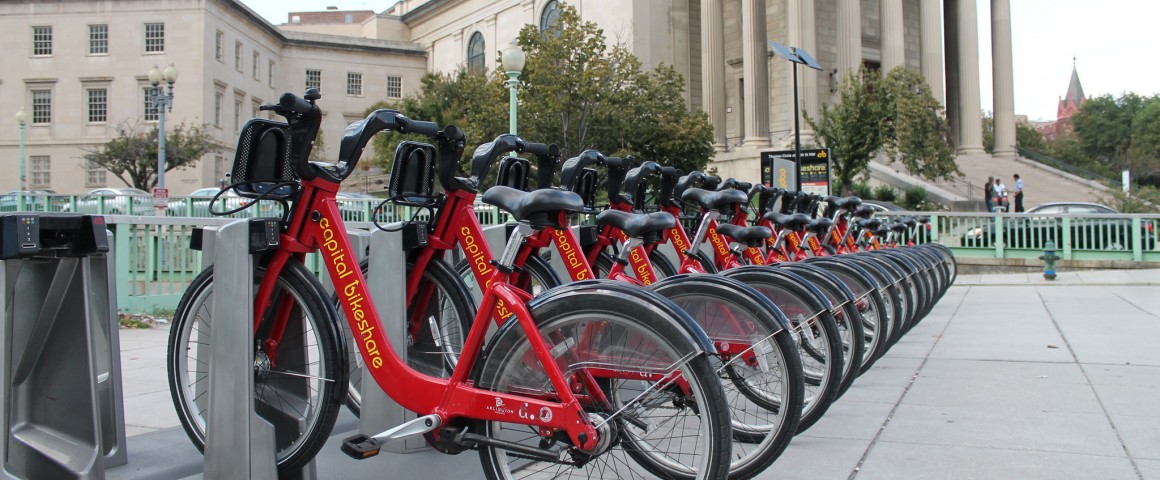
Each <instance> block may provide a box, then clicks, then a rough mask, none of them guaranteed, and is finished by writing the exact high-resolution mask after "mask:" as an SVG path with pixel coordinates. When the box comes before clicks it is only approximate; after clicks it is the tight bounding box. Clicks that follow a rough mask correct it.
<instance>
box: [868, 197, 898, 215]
mask: <svg viewBox="0 0 1160 480" xmlns="http://www.w3.org/2000/svg"><path fill="white" fill-rule="evenodd" d="M862 205H869V206H871V207H874V211H875V212H905V211H906V209H905V208H902V207H900V206H898V205H895V204H893V203H890V202H884V201H881V200H862Z"/></svg>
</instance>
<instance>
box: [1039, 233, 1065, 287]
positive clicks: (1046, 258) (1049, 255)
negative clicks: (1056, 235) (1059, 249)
mask: <svg viewBox="0 0 1160 480" xmlns="http://www.w3.org/2000/svg"><path fill="white" fill-rule="evenodd" d="M1060 258H1063V257H1060V256H1059V255H1056V254H1055V242H1046V243H1044V244H1043V255H1040V256H1039V259H1040V260H1043V278H1044V279H1047V280H1055V261H1056V260H1059V259H1060Z"/></svg>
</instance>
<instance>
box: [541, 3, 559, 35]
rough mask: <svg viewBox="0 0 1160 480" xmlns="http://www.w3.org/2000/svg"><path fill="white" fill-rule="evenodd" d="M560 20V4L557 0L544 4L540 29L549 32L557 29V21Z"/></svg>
mask: <svg viewBox="0 0 1160 480" xmlns="http://www.w3.org/2000/svg"><path fill="white" fill-rule="evenodd" d="M559 21H560V4H559V3H558V2H556V0H551V1H549V2H548V3H546V4H544V11H543V12H542V13H540V31H541V32H549V31H555V30H556V23H558V22H559Z"/></svg>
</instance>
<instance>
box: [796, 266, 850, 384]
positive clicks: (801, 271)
mask: <svg viewBox="0 0 1160 480" xmlns="http://www.w3.org/2000/svg"><path fill="white" fill-rule="evenodd" d="M774 268H781V269H784V270H789V271H791V272H793V273H796V274H798V275H801V276H802V277H804V278H805V279H806V280H808V281H809V282H810V283H812V284H813V286H814V287H815V288H816V289H817V290H818V291H820V292H821V293H822V294H823V295H825V297H826V300H827V301H828V302H829V308H830V315H831V316H832V317H833V319H834V324H835V325H837V326H838V338H839V341H840V343H841V345H842V382H841V383H840V384H839V386H838V393H837V395H835V396H834V399H838V398H840V397H841V396H842V395H843V394H844V393H846V390H849V389H850V386H851V385H853V384H854V379H855V378H857V377H858V374H859V373H860V372H861V366H862V362H863V360H864V359H863V356H864V355H865V338H864V337H865V331H864V329H863V326H862V323H861V321H857V320H855V319H858V318H859V314H858V309H857V306H856V305H855V303H854V300H855V295H854V292H853V291H851V290H850V288H849V287H848V286H847V285H846V284H845V283H844V282H843V281H842V279H840V278H838V277H837V276H836V275H834V274H833V272H830V271H827V270H825V269H822V268H819V267H818V266H816V265H811V264H809V263H806V262H790V263H781V264H778V265H777V266H775V267H774Z"/></svg>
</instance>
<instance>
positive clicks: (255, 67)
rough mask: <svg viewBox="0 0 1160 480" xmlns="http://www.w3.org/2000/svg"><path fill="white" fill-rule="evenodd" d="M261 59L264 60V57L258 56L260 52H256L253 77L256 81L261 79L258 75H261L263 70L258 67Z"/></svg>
mask: <svg viewBox="0 0 1160 480" xmlns="http://www.w3.org/2000/svg"><path fill="white" fill-rule="evenodd" d="M261 58H262V56H261V55H258V51H257V50H254V71H253V75H252V76H253V77H254V80H258V79H259V78H261V77H260V76H258V73H260V72H261V71H262V69H261V68H259V67H258V62H259V61H260V60H261Z"/></svg>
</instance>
